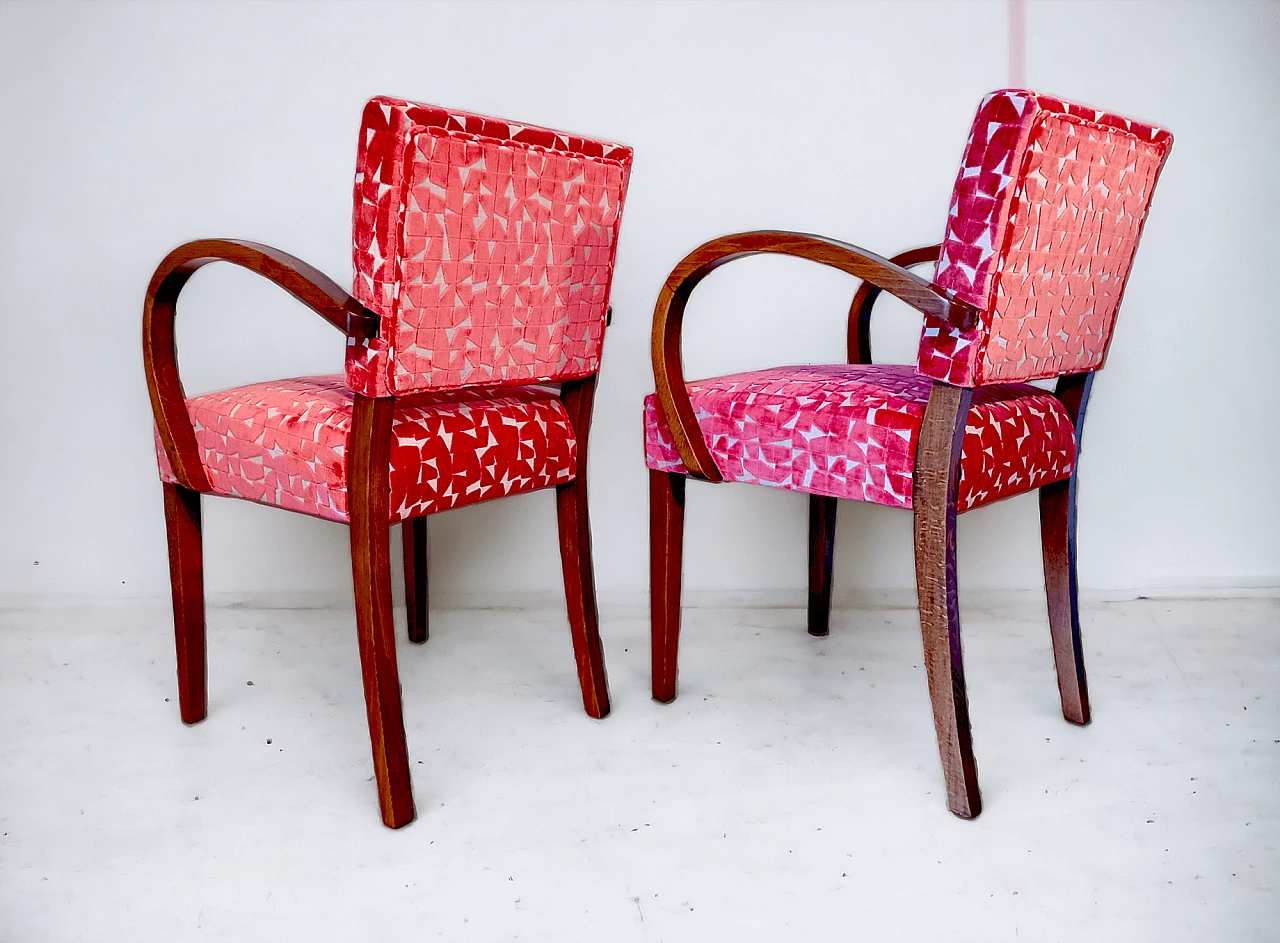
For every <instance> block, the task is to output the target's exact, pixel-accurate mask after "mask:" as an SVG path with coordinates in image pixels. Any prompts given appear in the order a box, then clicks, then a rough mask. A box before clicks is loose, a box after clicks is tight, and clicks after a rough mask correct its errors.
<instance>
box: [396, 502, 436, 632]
mask: <svg viewBox="0 0 1280 943" xmlns="http://www.w3.org/2000/svg"><path fill="white" fill-rule="evenodd" d="M400 540H401V543H402V544H403V545H404V608H405V614H406V615H407V616H408V623H409V641H410V642H417V643H418V644H422V643H423V642H425V641H426V640H427V637H428V635H429V634H430V628H429V625H428V622H429V619H428V616H427V612H428V604H427V519H426V518H425V517H415V518H412V519H411V520H407V521H402V522H401V523H400Z"/></svg>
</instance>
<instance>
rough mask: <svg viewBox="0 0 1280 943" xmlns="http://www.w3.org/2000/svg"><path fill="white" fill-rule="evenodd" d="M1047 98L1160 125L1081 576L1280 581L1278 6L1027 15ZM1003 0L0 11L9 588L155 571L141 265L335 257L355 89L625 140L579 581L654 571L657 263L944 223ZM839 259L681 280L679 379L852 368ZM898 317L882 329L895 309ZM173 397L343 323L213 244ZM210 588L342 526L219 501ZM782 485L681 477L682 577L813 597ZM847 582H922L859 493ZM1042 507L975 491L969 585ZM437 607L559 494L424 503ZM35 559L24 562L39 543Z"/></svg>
mask: <svg viewBox="0 0 1280 943" xmlns="http://www.w3.org/2000/svg"><path fill="white" fill-rule="evenodd" d="M1027 37H1028V41H1027V81H1028V84H1030V85H1032V86H1033V87H1037V88H1041V89H1044V90H1045V91H1049V92H1053V93H1055V94H1060V95H1064V96H1067V97H1075V98H1078V99H1080V100H1083V101H1086V102H1090V103H1094V104H1099V105H1102V106H1105V107H1109V108H1112V109H1114V110H1118V111H1121V112H1125V113H1129V114H1133V115H1135V116H1138V117H1142V118H1146V119H1150V120H1153V121H1156V122H1158V123H1160V124H1163V125H1164V126H1166V127H1168V128H1170V129H1171V130H1172V131H1173V132H1174V134H1175V136H1176V139H1177V141H1176V145H1175V148H1174V151H1173V155H1172V157H1171V159H1170V161H1169V164H1168V166H1167V170H1166V172H1165V175H1164V177H1163V179H1162V181H1161V185H1160V190H1159V192H1158V193H1157V195H1156V200H1155V208H1154V211H1153V213H1152V216H1151V219H1150V224H1149V226H1148V228H1147V234H1146V236H1145V239H1144V245H1143V246H1142V250H1141V252H1140V253H1139V256H1138V261H1137V264H1136V267H1135V270H1134V274H1133V278H1132V281H1131V283H1130V288H1129V292H1128V296H1127V298H1126V301H1125V308H1124V312H1123V317H1122V319H1121V324H1120V328H1119V331H1118V334H1117V337H1116V342H1115V344H1114V346H1113V350H1112V357H1111V361H1110V365H1109V367H1108V369H1107V370H1106V371H1105V372H1104V373H1103V374H1102V375H1101V377H1100V379H1099V381H1098V383H1097V385H1096V387H1095V397H1094V401H1093V404H1092V406H1091V410H1090V415H1089V425H1088V433H1087V436H1086V443H1085V455H1084V463H1083V466H1082V478H1083V484H1082V491H1081V502H1082V506H1081V515H1082V523H1081V536H1080V543H1081V551H1082V580H1083V583H1084V584H1085V585H1086V586H1088V587H1093V588H1147V587H1155V588H1160V587H1170V586H1174V587H1177V586H1181V587H1198V586H1206V585H1218V586H1233V585H1246V586H1247V585H1274V584H1276V583H1280V537H1278V534H1280V526H1278V525H1280V497H1278V495H1280V489H1278V488H1277V486H1276V485H1277V482H1276V467H1277V459H1278V458H1280V454H1278V448H1277V444H1276V443H1277V439H1276V435H1275V433H1276V431H1277V428H1276V418H1275V417H1276V416H1277V414H1280V409H1278V407H1280V396H1278V395H1277V392H1276V390H1277V386H1276V383H1275V380H1274V377H1273V374H1274V371H1273V370H1272V369H1271V364H1272V362H1273V359H1274V358H1275V357H1276V356H1277V352H1280V328H1278V326H1277V325H1280V318H1277V315H1276V312H1275V311H1274V307H1275V302H1274V288H1273V286H1274V283H1275V279H1274V277H1269V276H1268V272H1267V261H1268V260H1269V258H1270V256H1271V255H1272V254H1273V249H1272V236H1273V233H1274V232H1275V221H1276V220H1277V219H1280V202H1278V201H1277V186H1276V182H1275V179H1276V178H1275V172H1274V169H1273V166H1272V165H1273V162H1274V155H1275V154H1277V153H1280V139H1278V137H1280V136H1278V134H1277V119H1276V116H1277V114H1280V100H1278V99H1280V94H1278V92H1280V81H1278V76H1280V69H1277V63H1278V62H1280V6H1277V5H1276V4H1274V3H1242V4H1233V3H1228V2H1222V0H1215V2H1210V3H1177V4H1168V5H1159V6H1157V5H1155V4H1137V3H1097V4H1092V3H1080V2H1065V3H1034V2H1033V3H1032V4H1031V6H1030V9H1029V11H1028V15H1027ZM1006 63H1007V50H1006V5H1005V3H1004V2H1001V0H995V2H973V3H922V4H916V3H885V4H876V3H858V4H830V5H827V4H813V5H808V4H801V3H795V2H792V3H785V4H777V5H774V4H745V5H730V4H710V5H695V4H657V3H644V4H605V3H596V4H586V3H582V4H578V3H567V4H558V3H547V4H537V3H516V4H512V5H502V4H497V5H491V4H484V3H465V4H463V3H460V4H422V5H409V4H390V5H385V6H376V5H373V4H358V5H355V6H345V5H320V4H307V5H285V4H279V5H276V4H268V5H250V4H217V5H214V4H209V5H198V4H172V5H159V4H154V5H153V4H146V5H143V4H137V5H130V4H119V5H117V4H111V3H96V4H91V5H81V6H59V5H55V4H52V3H39V4H26V3H12V2H11V3H4V4H0V121H2V124H0V127H2V128H3V132H2V133H0V180H2V181H3V184H2V185H0V285H3V291H4V299H5V300H4V307H3V318H4V326H5V330H4V338H5V342H4V344H3V348H2V351H3V352H2V353H0V357H3V369H4V373H3V376H4V378H5V380H6V385H7V389H8V397H7V400H8V402H7V405H6V408H5V409H4V410H3V411H2V413H0V416H2V418H0V423H2V425H0V494H2V495H4V499H3V506H2V510H0V527H2V528H3V530H2V531H0V538H2V539H0V598H4V599H9V600H14V599H16V598H18V597H31V596H40V597H59V598H65V597H73V596H79V597H88V598H94V599H103V598H116V597H136V596H151V597H160V596H163V595H164V594H165V593H167V569H166V556H165V545H164V526H163V518H162V514H161V504H160V489H159V485H158V483H157V479H156V472H155V463H154V458H153V453H152V444H151V432H150V429H151V418H150V411H149V406H148V401H147V395H146V388H145V383H144V380H143V373H142V363H141V357H140V343H139V334H140V331H139V322H140V314H141V304H142V296H143V292H144V290H145V287H146V284H147V281H148V278H149V276H150V273H151V271H152V269H153V267H154V266H155V264H156V263H157V262H158V261H159V259H160V258H161V257H162V256H163V255H164V253H165V252H167V251H168V250H169V249H170V248H172V247H173V246H174V245H176V244H178V243H179V242H182V241H185V240H188V239H192V238H196V237H199V236H223V235H225V236H240V237H247V238H253V239H256V240H259V241H263V242H267V243H270V244H273V245H277V246H280V247H281V248H284V249H286V250H288V251H290V252H293V253H294V254H297V255H299V256H301V257H303V258H305V259H307V260H309V261H311V262H312V263H313V264H316V265H317V266H319V267H320V268H322V269H324V270H326V271H328V272H329V273H331V274H332V275H333V276H334V277H335V278H337V279H338V280H339V281H340V282H341V281H347V280H348V279H349V273H350V261H349V249H348V237H349V225H350V187H351V180H350V178H351V174H352V169H353V158H354V150H355V134H356V129H357V124H358V121H359V115H360V107H361V105H362V103H363V102H364V100H365V99H366V98H367V97H369V96H370V95H373V94H376V93H388V94H395V95H401V96H404V97H408V98H414V99H418V100H422V101H428V102H439V103H444V104H448V105H452V106H456V107H460V108H465V109H472V110H477V111H483V112H488V113H492V114H499V115H504V116H510V117H514V118H522V119H526V120H530V121H533V122H538V123H544V124H549V125H552V126H556V127H563V128H567V129H571V130H576V131H580V132H583V133H587V134H597V135H601V136H606V137H612V138H615V139H617V140H622V141H626V142H628V143H630V144H632V145H634V147H635V149H636V164H635V172H634V176H633V180H632V188H631V192H630V196H629V202H628V206H627V210H626V216H625V219H624V224H623V231H622V236H621V243H620V253H619V262H618V270H617V275H616V280H615V292H614V300H613V304H614V312H615V313H614V326H613V328H612V330H611V332H610V334H609V336H608V339H607V341H606V353H605V360H604V368H603V375H602V380H601V385H600V391H599V397H598V405H597V409H596V420H595V426H594V431H593V435H592V458H591V465H590V475H591V486H592V489H593V490H592V513H593V515H594V534H595V548H596V565H597V574H598V580H599V584H600V587H601V590H602V595H603V597H604V598H605V599H606V600H609V599H611V598H612V599H637V598H641V597H640V594H641V593H643V591H644V589H645V586H646V579H647V533H646V531H647V505H646V492H645V487H646V476H645V471H644V466H643V459H642V446H641V427H640V418H639V417H640V402H641V398H642V397H643V395H644V394H645V393H647V392H648V391H650V390H651V389H652V377H651V374H650V368H649V361H648V334H649V324H650V317H651V313H652V306H653V302H654V299H655V296H656V293H657V290H658V287H659V285H660V284H661V282H662V281H663V279H664V278H665V276H666V273H667V272H668V271H669V270H670V268H671V266H672V265H673V264H674V263H675V262H676V261H677V260H678V259H679V258H680V257H681V256H682V255H683V254H684V253H685V252H687V251H688V250H689V249H691V248H692V247H693V246H695V245H696V244H698V243H699V242H701V241H702V240H704V239H706V238H709V237H711V236H713V235H717V234H721V233H725V232H729V231H733V230H740V229H750V228H757V227H776V228H792V229H799V230H807V231H812V232H821V233H827V234H831V235H834V236H837V237H839V238H842V239H846V240H849V241H852V242H856V243H859V244H862V245H864V246H867V247H869V248H873V249H876V250H878V251H881V252H885V253H890V252H894V251H897V250H900V249H903V248H906V247H908V246H912V245H918V244H922V243H926V242H932V241H936V240H937V239H938V238H939V236H940V234H941V230H942V225H943V222H944V218H945V213H946V207H947V197H948V191H949V188H950V185H951V182H952V178H953V175H954V172H955V168H956V165H957V162H958V160H959V157H960V152H961V148H962V146H963V144H964V139H965V133H966V130H967V127H968V123H969V121H970V118H971V116H972V113H973V109H974V107H975V105H976V103H977V101H978V99H979V98H980V96H981V95H982V94H983V93H984V92H986V91H988V90H990V89H992V88H997V87H1000V86H1002V85H1004V84H1006V79H1007V77H1006ZM853 287H854V286H853V284H852V283H850V282H849V281H847V280H846V278H845V277H844V276H842V275H840V274H839V273H834V272H830V271H826V270H822V269H819V268H817V267H815V266H810V265H808V264H806V263H801V262H795V261H789V260H778V259H753V260H748V261H744V262H741V263H738V264H735V265H734V266H732V267H730V268H729V269H726V270H722V271H721V272H720V273H717V275H715V276H713V277H712V278H711V279H710V280H709V281H708V282H707V283H705V285H704V287H703V288H701V289H700V290H699V293H698V295H697V296H695V299H694V301H693V303H692V304H691V306H690V314H689V321H688V328H687V332H686V336H687V348H686V349H687V350H688V357H687V364H688V368H689V369H688V372H689V374H690V375H692V376H697V375H700V374H703V375H705V374H708V373H719V372H727V371H734V370H740V369H747V368H751V367H759V366H765V365H768V364H770V363H780V362H783V363H785V362H799V361H814V362H819V361H838V360H840V359H841V357H842V351H843V331H844V323H843V319H844V313H845V311H846V309H847V304H848V299H849V297H850V294H851V293H852V290H853ZM903 311H904V309H901V308H898V309H896V310H894V311H893V312H892V313H891V311H890V307H889V305H885V310H884V312H883V314H884V316H883V317H882V319H881V322H880V324H878V325H877V328H876V330H877V332H878V333H877V340H878V341H879V342H880V350H881V353H882V354H884V355H885V356H891V357H892V358H893V359H899V360H907V359H910V358H911V356H912V355H913V352H914V339H915V338H914V335H915V331H916V322H915V321H914V320H912V319H911V318H909V317H907V316H905V315H904V313H903ZM179 339H180V345H181V350H182V364H183V370H184V375H185V378H186V382H187V389H188V391H189V392H198V391H202V390H206V389H211V388H216V387H219V386H226V385H231V384H235V383H240V382H246V381H250V380H255V379H265V378H269V377H273V376H289V375H296V374H298V373H303V372H333V371H337V370H339V369H340V368H341V363H342V342H341V338H340V337H339V335H337V334H336V333H334V332H333V331H332V330H331V329H330V328H328V327H327V326H325V325H324V324H323V323H321V322H320V321H319V320H318V319H316V318H314V317H312V316H310V315H309V314H307V313H306V312H305V311H303V310H302V309H301V308H300V306H298V305H297V304H295V303H294V302H293V301H291V300H290V299H289V298H288V297H287V296H285V295H283V294H282V293H280V292H278V291H277V290H275V289H273V288H271V287H270V286H268V285H265V284H263V283H259V282H257V281H255V280H254V279H253V277H252V276H249V275H247V274H245V273H242V272H240V271H237V270H234V269H232V268H231V267H229V266H228V267H215V270H205V272H202V273H201V274H200V275H198V276H197V277H196V278H195V279H194V280H193V282H192V284H191V285H190V286H189V288H188V290H187V293H186V294H185V295H184V298H183V304H182V310H181V317H180V334H179ZM205 506H206V513H205V517H206V547H207V555H206V559H207V568H208V584H209V590H210V593H211V594H212V595H214V596H219V597H222V598H226V597H239V596H246V595H253V594H262V593H289V592H292V593H301V592H314V593H318V594H329V595H330V596H331V597H332V596H333V595H334V594H335V593H336V594H337V595H339V596H340V595H342V594H344V593H347V592H349V585H350V576H349V568H348V565H347V558H346V530H345V528H342V527H340V526H337V525H332V524H325V523H321V522H317V521H311V520H307V519H305V518H301V517H298V516H296V515H291V514H285V513H282V512H279V511H274V510H270V509H264V508H258V507H253V506H250V505H247V504H243V503H239V502H231V501H218V500H212V499H211V500H208V501H206V503H205ZM805 519H806V518H805V499H804V498H803V497H802V496H797V495H792V494H785V493H779V492H776V491H772V490H769V489H763V488H747V487H732V486H722V487H719V488H713V487H711V486H707V485H696V484H695V485H692V486H691V487H690V489H689V534H688V544H687V557H686V559H687V564H686V574H687V585H688V586H689V587H690V588H693V589H701V590H717V591H726V592H736V591H754V592H764V593H765V594H766V595H768V594H770V593H773V594H775V595H776V594H778V593H784V594H790V595H791V596H792V597H798V596H799V592H800V590H801V588H802V586H803V581H804V573H805V548H804V527H805ZM840 527H841V534H840V540H839V549H838V561H837V577H836V579H837V599H838V600H840V599H841V598H843V599H844V600H846V601H847V600H849V599H851V598H853V597H852V594H853V593H854V592H855V591H856V590H863V589H883V588H895V587H905V586H909V585H911V580H912V568H911V562H910V539H909V534H910V515H909V514H906V513H905V512H899V511H892V510H888V509H884V508H878V507H873V506H861V505H855V504H852V503H846V504H845V505H844V506H843V507H842V508H841V512H840ZM1037 541H1038V526H1037V522H1036V508H1035V501H1034V498H1031V497H1029V496H1024V497H1022V498H1019V499H1014V500H1012V501H1008V502H1005V503H1003V504H1001V505H998V506H996V507H994V508H991V509H988V510H985V511H981V512H977V513H975V514H973V515H969V516H967V517H965V518H963V523H962V526H961V548H960V550H961V557H962V579H963V580H964V585H966V586H969V587H1010V588H1022V587H1033V586H1035V585H1037V584H1038V582H1039V580H1040V572H1039V560H1038V543H1037ZM432 554H433V562H432V580H433V589H434V590H435V592H436V593H437V598H438V599H440V598H444V599H446V601H447V600H448V599H453V600H458V599H460V598H462V597H464V596H465V595H466V594H477V593H483V594H492V598H494V599H501V600H505V601H510V600H511V599H513V598H516V597H515V596H513V595H512V594H520V593H528V592H538V593H552V592H558V588H559V584H558V581H559V566H558V560H557V555H556V542H555V524H554V513H553V502H552V499H551V497H550V495H549V494H546V493H543V494H536V495H530V496H525V497H519V498H514V499H509V500H506V501H500V502H496V503H492V504H489V505H487V506H482V507H478V508H472V509H466V510H460V511H455V512H451V513H448V514H445V515H441V516H439V517H437V518H434V519H433V531H432ZM34 561H39V565H38V566H37V565H35V562H34Z"/></svg>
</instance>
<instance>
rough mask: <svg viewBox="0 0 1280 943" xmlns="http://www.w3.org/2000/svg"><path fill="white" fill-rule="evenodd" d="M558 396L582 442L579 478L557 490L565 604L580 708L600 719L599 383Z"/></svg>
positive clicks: (582, 383)
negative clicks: (595, 507) (594, 429)
mask: <svg viewBox="0 0 1280 943" xmlns="http://www.w3.org/2000/svg"><path fill="white" fill-rule="evenodd" d="M560 395H561V399H562V401H563V402H564V405H565V410H566V411H567V412H568V413H569V419H570V422H572V423H573V427H574V432H575V434H576V435H577V438H578V473H577V475H576V476H575V477H574V479H573V481H571V482H569V483H568V484H564V485H557V486H556V520H557V523H558V525H559V530H560V563H561V566H562V567H563V569H564V596H565V604H566V607H567V609H568V613H569V634H570V635H571V636H572V638H573V657H574V660H575V661H576V662H577V664H578V683H579V685H580V686H581V687H582V706H583V707H584V708H586V711H587V714H588V715H590V716H591V717H596V718H601V717H606V716H608V714H609V679H608V677H607V676H606V675H605V669H604V650H603V647H602V645H601V644H600V611H599V607H598V606H597V605H596V577H595V567H594V565H593V563H592V560H591V517H590V515H589V513H588V509H587V437H588V434H589V432H590V428H591V408H592V404H593V400H594V395H595V377H594V376H591V377H587V378H585V379H583V380H576V381H570V382H568V383H565V384H564V385H563V386H562V387H561V391H560Z"/></svg>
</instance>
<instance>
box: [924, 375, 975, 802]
mask: <svg viewBox="0 0 1280 943" xmlns="http://www.w3.org/2000/svg"><path fill="white" fill-rule="evenodd" d="M972 398H973V391H972V390H969V389H963V388H961V387H955V386H948V385H947V384H945V383H934V385H933V390H932V392H931V393H930V395H929V405H928V406H927V407H926V409H925V414H924V424H923V425H922V426H921V428H920V438H919V441H918V444H917V447H916V463H915V475H914V482H913V486H912V490H913V493H914V496H913V499H912V503H913V506H914V509H915V544H916V592H917V594H918V595H919V599H920V629H921V634H922V635H923V638H924V660H925V669H926V671H927V674H928V677H929V697H930V700H931V701H932V702H933V724H934V728H935V730H936V731H937V734H938V750H939V752H940V753H941V755H942V771H943V774H944V775H945V777H946V781H947V805H948V807H950V809H951V811H952V812H954V813H955V814H956V815H958V816H960V817H961V818H966V819H971V818H973V817H974V816H976V815H977V814H978V813H979V812H980V811H982V797H981V795H980V794H979V792H978V766H977V762H976V761H975V760H974V756H973V740H972V735H971V733H970V730H969V697H968V693H967V692H966V690H965V683H964V659H963V655H962V651H961V644H960V604H959V598H958V595H957V591H956V495H957V492H958V490H959V483H960V451H961V447H962V445H963V444H964V432H965V420H966V418H967V417H968V415H969V403H970V401H971V400H972Z"/></svg>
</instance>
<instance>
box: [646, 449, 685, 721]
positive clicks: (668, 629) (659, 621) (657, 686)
mask: <svg viewBox="0 0 1280 943" xmlns="http://www.w3.org/2000/svg"><path fill="white" fill-rule="evenodd" d="M685 482H686V479H685V476H684V475H679V474H673V473H669V472H660V471H654V470H653V469H650V470H649V626H650V632H651V646H650V650H651V653H652V658H653V667H652V677H651V680H652V683H653V698H654V700H656V701H661V702H663V703H664V704H665V703H668V702H670V701H674V700H675V698H676V675H677V667H678V666H677V659H678V656H679V653H680V584H681V579H682V576H683V572H682V571H683V567H684V494H685Z"/></svg>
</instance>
